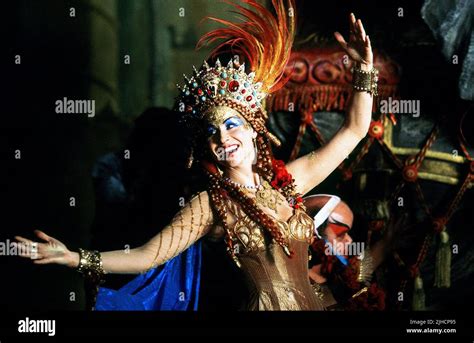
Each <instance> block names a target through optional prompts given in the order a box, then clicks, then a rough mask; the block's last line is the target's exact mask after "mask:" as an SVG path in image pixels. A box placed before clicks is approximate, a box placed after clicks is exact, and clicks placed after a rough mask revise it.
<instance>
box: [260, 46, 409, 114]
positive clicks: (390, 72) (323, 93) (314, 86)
mask: <svg viewBox="0 0 474 343" xmlns="http://www.w3.org/2000/svg"><path fill="white" fill-rule="evenodd" d="M344 55H345V52H344V51H342V50H341V49H340V48H338V47H334V48H315V49H314V48H313V49H306V50H299V51H294V52H292V54H291V56H290V60H289V62H288V64H287V66H286V69H285V74H284V75H285V76H289V80H288V82H287V83H286V85H285V87H283V88H282V89H280V90H279V91H278V92H276V93H275V94H274V96H273V97H271V98H270V99H269V101H268V110H269V111H288V109H289V105H290V103H293V104H294V105H295V106H296V107H295V110H311V112H316V111H330V110H340V111H343V110H345V107H346V103H347V100H348V99H349V96H350V94H351V93H352V72H351V70H352V67H353V63H352V60H350V59H347V58H345V57H344ZM346 60H347V62H348V63H347V64H345V63H344V62H345V61H346ZM374 67H375V68H377V69H378V70H379V86H378V88H379V99H383V98H388V97H396V95H397V92H398V91H397V86H398V83H399V82H400V75H401V73H400V66H399V65H398V64H397V63H396V62H395V61H393V60H392V59H390V58H389V57H388V56H386V55H384V54H382V53H379V52H378V51H376V50H374Z"/></svg>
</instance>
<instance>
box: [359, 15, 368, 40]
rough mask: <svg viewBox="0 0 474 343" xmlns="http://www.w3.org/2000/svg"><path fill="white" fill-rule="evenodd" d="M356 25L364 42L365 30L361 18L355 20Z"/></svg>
mask: <svg viewBox="0 0 474 343" xmlns="http://www.w3.org/2000/svg"><path fill="white" fill-rule="evenodd" d="M357 27H358V28H359V32H360V36H359V37H360V38H361V39H362V41H363V42H365V36H366V34H365V30H364V25H362V20H360V19H358V20H357Z"/></svg>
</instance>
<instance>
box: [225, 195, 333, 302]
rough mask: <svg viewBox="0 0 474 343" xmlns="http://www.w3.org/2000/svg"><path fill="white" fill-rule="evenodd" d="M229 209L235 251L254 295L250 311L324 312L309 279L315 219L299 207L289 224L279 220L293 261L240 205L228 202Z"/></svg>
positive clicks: (277, 221)
mask: <svg viewBox="0 0 474 343" xmlns="http://www.w3.org/2000/svg"><path fill="white" fill-rule="evenodd" d="M228 209H229V214H231V215H232V216H233V217H234V219H235V220H234V223H233V224H232V225H229V227H230V230H231V233H232V236H233V239H234V251H235V253H236V256H237V257H238V260H239V262H240V264H241V268H242V271H243V272H244V274H245V275H246V279H247V283H248V286H249V291H250V294H251V298H250V299H249V302H248V309H249V310H323V309H324V307H323V305H322V303H321V301H320V299H319V298H317V297H316V295H315V293H314V291H313V289H312V288H311V285H310V283H309V277H308V247H309V244H310V243H311V239H312V235H313V225H314V224H313V219H312V218H311V217H310V216H308V215H307V214H306V213H305V211H304V210H303V209H301V208H300V209H295V211H294V213H293V215H292V216H291V217H290V218H289V219H288V220H287V221H286V222H285V221H281V220H276V223H277V225H278V226H279V227H280V230H281V232H282V233H283V235H285V236H286V237H287V238H288V241H289V248H290V250H291V251H292V252H293V254H294V255H293V256H292V257H291V258H290V257H288V255H286V254H285V252H284V250H283V249H282V247H281V246H280V245H278V244H277V243H276V242H274V241H271V240H270V239H269V235H268V234H266V233H265V232H264V229H263V228H261V227H260V226H259V225H258V224H256V223H255V222H254V221H252V220H251V219H250V218H249V217H248V216H247V215H246V213H245V212H244V211H243V210H242V209H241V208H240V206H239V205H238V204H235V203H233V202H230V201H229V203H228Z"/></svg>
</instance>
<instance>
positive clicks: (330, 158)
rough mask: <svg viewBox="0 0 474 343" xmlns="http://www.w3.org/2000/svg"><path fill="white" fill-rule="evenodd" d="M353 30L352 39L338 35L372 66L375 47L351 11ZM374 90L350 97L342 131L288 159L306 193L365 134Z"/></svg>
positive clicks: (363, 63) (298, 188) (366, 67)
mask: <svg viewBox="0 0 474 343" xmlns="http://www.w3.org/2000/svg"><path fill="white" fill-rule="evenodd" d="M350 23H351V24H350V25H351V34H350V40H349V43H347V42H346V41H345V40H344V38H343V37H342V35H341V34H340V33H338V32H336V33H335V36H336V39H337V41H338V42H339V44H340V45H341V46H342V48H343V49H344V50H345V51H346V52H347V54H348V55H349V56H350V57H351V58H352V59H353V60H354V62H356V63H357V65H358V66H360V69H362V70H363V71H370V70H372V61H373V57H372V48H371V45H370V39H369V37H368V36H367V35H366V34H365V31H364V27H363V25H362V22H361V21H360V19H359V20H357V21H356V19H355V17H354V15H353V14H351V15H350ZM372 101H373V99H372V94H370V93H369V92H365V91H354V92H353V94H352V96H351V99H350V101H349V107H348V111H347V117H346V120H345V122H344V124H343V125H342V127H341V128H340V129H339V130H338V132H337V133H336V134H335V135H334V137H332V139H331V140H329V141H328V142H327V143H326V144H325V145H324V146H322V147H321V148H320V149H318V150H315V151H312V152H311V153H309V154H307V155H305V156H302V157H300V158H298V159H296V160H294V161H292V162H290V163H288V165H287V168H288V171H289V172H290V173H291V174H292V175H293V177H294V178H295V184H296V191H297V192H298V193H301V194H306V193H307V192H309V191H310V190H311V189H313V188H314V187H316V186H317V185H318V184H319V183H321V182H322V181H323V180H324V179H326V177H327V176H328V175H329V174H331V173H332V172H333V171H334V169H336V168H337V166H338V165H339V164H340V163H341V162H342V161H343V160H344V159H345V158H346V157H347V156H349V154H350V153H351V152H352V150H354V148H355V147H356V146H357V144H358V143H359V142H360V141H361V140H362V139H363V138H364V136H365V135H366V134H367V131H368V129H369V125H370V121H371V118H372Z"/></svg>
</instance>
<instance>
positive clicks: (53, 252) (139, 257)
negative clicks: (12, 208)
mask: <svg viewBox="0 0 474 343" xmlns="http://www.w3.org/2000/svg"><path fill="white" fill-rule="evenodd" d="M212 223H213V215H212V210H211V207H210V203H209V197H208V194H207V192H201V193H199V194H198V195H197V196H195V197H194V198H193V199H191V201H190V202H189V203H187V204H186V205H185V206H184V207H183V208H182V209H181V210H180V211H179V212H178V213H177V214H176V215H175V216H174V218H173V220H172V221H171V223H170V224H168V225H167V226H166V227H165V228H164V229H163V230H162V231H161V232H160V233H158V234H157V235H156V236H154V237H153V238H152V239H150V240H149V241H148V242H147V243H145V244H144V245H142V246H141V247H138V248H135V249H130V250H115V251H107V252H102V253H101V257H102V266H103V269H104V272H105V273H117V274H137V273H142V272H145V271H147V270H149V269H150V268H152V267H155V266H158V265H161V264H163V263H165V262H166V261H168V260H169V259H171V258H173V257H175V256H176V255H178V254H180V253H181V252H183V251H184V250H186V249H187V248H189V247H190V246H191V245H192V244H193V243H195V242H196V241H197V240H198V239H199V238H201V237H202V236H204V235H205V234H206V233H207V232H209V230H210V228H211V226H212ZM36 234H37V236H38V237H39V238H41V239H43V240H45V241H46V243H34V242H32V241H30V240H28V239H25V238H23V237H16V239H17V240H18V241H20V242H23V243H27V245H28V246H35V245H36V248H34V250H35V251H37V252H35V253H34V254H32V253H31V250H30V251H28V254H24V255H23V256H24V257H29V258H32V259H33V260H34V263H35V264H49V263H56V264H63V265H66V266H68V267H71V268H77V267H78V265H79V253H77V252H72V251H69V250H68V249H67V248H66V246H65V245H64V244H63V243H61V242H60V241H58V240H56V239H54V238H53V237H50V236H48V235H46V234H45V233H43V232H41V231H37V232H36Z"/></svg>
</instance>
